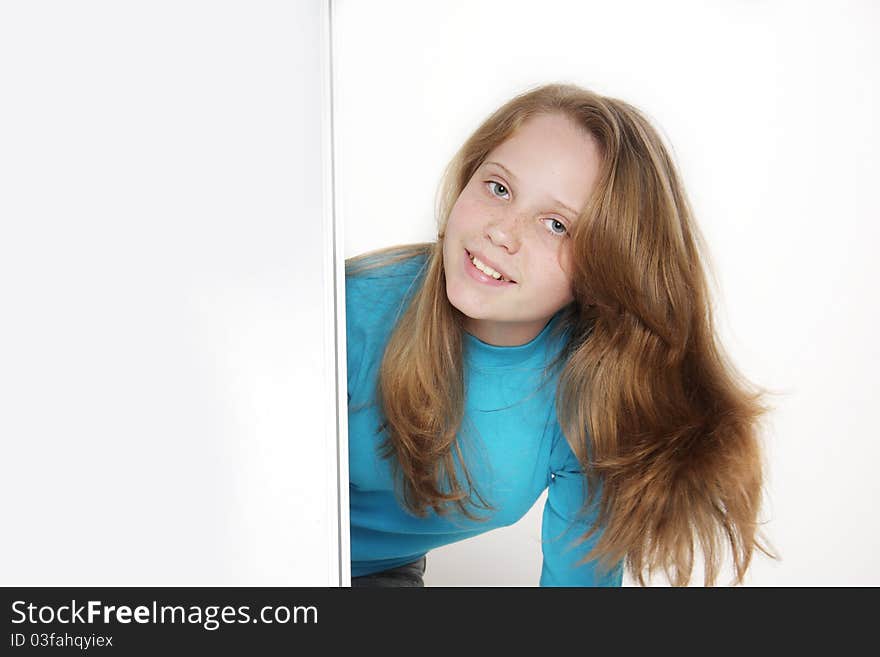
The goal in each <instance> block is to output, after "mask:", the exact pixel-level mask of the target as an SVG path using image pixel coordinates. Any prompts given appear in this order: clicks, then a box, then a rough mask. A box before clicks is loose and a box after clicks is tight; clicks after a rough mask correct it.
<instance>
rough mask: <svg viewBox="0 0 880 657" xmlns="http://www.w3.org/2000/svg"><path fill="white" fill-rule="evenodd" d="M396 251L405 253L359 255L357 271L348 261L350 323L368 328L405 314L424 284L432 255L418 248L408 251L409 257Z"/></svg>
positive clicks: (346, 283)
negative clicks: (360, 256) (361, 257)
mask: <svg viewBox="0 0 880 657" xmlns="http://www.w3.org/2000/svg"><path fill="white" fill-rule="evenodd" d="M396 255H401V254H395V253H391V254H390V255H384V256H380V257H376V258H372V259H367V258H363V259H359V261H358V262H356V265H357V267H354V268H353V269H354V271H350V267H349V262H348V261H347V262H346V273H345V307H346V314H347V315H348V317H349V318H350V320H351V321H350V323H354V324H357V325H360V326H361V327H362V328H364V329H368V327H369V326H371V325H380V326H381V325H387V323H388V322H394V320H395V318H396V317H397V316H399V315H400V314H402V312H403V310H404V309H405V306H406V301H407V300H408V299H410V298H411V297H412V295H413V294H414V293H415V292H416V291H417V290H418V288H419V286H420V285H421V281H422V278H423V274H424V271H425V269H426V267H427V262H428V255H427V253H424V252H422V251H418V250H412V251H410V252H408V253H407V252H404V253H403V254H402V255H403V256H405V257H398V258H395V256H396ZM364 265H366V266H364Z"/></svg>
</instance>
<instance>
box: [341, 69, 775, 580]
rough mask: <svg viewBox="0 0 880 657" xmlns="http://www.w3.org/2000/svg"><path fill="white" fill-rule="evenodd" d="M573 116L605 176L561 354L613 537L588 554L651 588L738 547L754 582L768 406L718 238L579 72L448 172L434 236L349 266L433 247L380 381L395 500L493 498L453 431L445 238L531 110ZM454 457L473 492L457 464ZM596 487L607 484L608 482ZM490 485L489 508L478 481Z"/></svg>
mask: <svg viewBox="0 0 880 657" xmlns="http://www.w3.org/2000/svg"><path fill="white" fill-rule="evenodd" d="M544 113H561V114H563V115H565V116H567V117H569V118H571V119H572V120H574V121H575V122H576V123H577V124H578V125H579V126H582V127H583V128H584V129H585V130H587V131H589V133H590V134H592V135H593V136H594V137H595V138H596V140H597V142H598V144H599V146H600V153H601V161H602V164H601V168H600V173H599V176H598V178H597V181H596V184H595V188H594V190H593V192H592V194H591V197H590V199H589V201H588V203H587V206H586V208H585V209H584V210H583V212H582V213H581V215H580V217H579V218H578V220H577V222H576V223H575V225H574V228H573V231H572V233H571V239H572V251H571V263H572V266H571V286H572V294H573V295H574V298H575V301H574V302H573V303H572V304H570V305H569V306H568V307H567V308H566V309H565V312H564V313H563V314H562V317H561V321H560V324H559V328H560V330H567V331H570V336H571V337H570V340H568V341H567V343H566V344H565V347H564V348H563V350H562V352H561V353H560V354H559V355H558V358H557V359H555V361H554V363H559V362H562V363H564V366H563V367H562V369H561V372H560V373H559V379H558V387H557V396H556V412H557V418H558V421H559V426H560V427H561V429H562V431H563V433H564V435H565V438H566V439H567V441H568V443H569V445H570V446H571V449H572V451H573V452H574V454H575V455H576V456H577V458H578V460H579V461H580V464H581V466H582V468H583V471H584V473H585V475H586V482H585V483H586V485H587V489H588V496H587V500H586V503H585V505H584V509H583V511H585V512H591V511H592V510H594V509H596V510H597V511H598V514H597V516H596V522H595V523H594V525H593V526H592V527H591V528H590V530H589V531H587V532H586V533H585V534H584V535H583V536H582V537H580V541H585V540H587V539H589V538H590V537H591V536H593V535H594V534H595V533H596V532H600V531H601V535H600V536H599V539H598V540H597V542H596V544H595V545H594V546H593V548H592V550H591V551H590V552H589V553H588V554H587V555H586V556H585V557H584V559H583V560H582V561H581V562H580V563H584V562H586V561H587V560H594V559H595V560H597V565H598V566H599V570H600V571H602V572H607V571H608V570H610V569H611V568H613V567H614V566H615V565H616V564H617V563H619V562H620V561H621V560H623V559H625V563H626V568H627V570H628V571H629V572H630V573H631V574H632V575H633V576H634V577H635V578H636V579H637V581H638V582H639V584H641V585H642V586H645V585H646V583H645V578H644V573H645V571H647V574H648V577H649V578H650V577H651V576H652V575H653V573H654V572H655V571H663V572H664V573H665V574H666V577H667V579H668V581H669V582H670V584H672V585H674V586H684V585H686V584H687V583H688V582H689V581H690V579H691V577H692V572H693V568H694V560H695V556H696V549H695V548H696V547H699V549H700V552H701V554H702V556H703V561H704V583H705V584H706V585H708V586H711V585H713V584H714V583H715V581H716V579H717V576H718V573H719V568H720V565H721V563H722V561H723V552H724V551H725V549H726V547H727V546H729V547H730V552H731V555H732V558H733V565H734V569H735V580H734V582H733V584H741V583H742V581H743V577H744V576H745V573H746V570H747V568H748V567H749V564H750V562H751V558H752V554H753V551H754V549H755V548H757V549H759V550H760V551H761V552H763V553H764V554H766V555H767V556H769V557H771V558H778V556H777V555H775V554H773V553H772V552H771V551H770V550H769V549H768V548H767V547H765V545H763V544H762V543H761V542H760V541H759V539H758V534H759V532H758V527H759V523H758V513H759V510H760V507H761V501H762V488H763V474H762V473H763V470H764V464H763V457H762V450H761V445H760V441H759V429H760V420H761V418H762V416H764V415H765V414H766V413H767V412H768V411H769V410H771V407H770V406H768V405H766V404H765V403H763V402H762V397H763V396H764V395H765V394H767V391H766V390H765V389H761V388H756V387H754V386H752V385H751V384H749V382H748V381H746V380H745V379H744V378H743V377H742V376H741V375H740V374H739V373H738V372H737V370H736V368H735V367H734V366H733V364H732V363H731V362H730V360H729V358H728V357H727V356H726V355H725V353H724V350H723V348H722V346H721V345H720V344H719V342H718V340H717V338H716V335H715V328H714V325H713V318H712V307H711V302H710V294H709V286H708V283H707V280H706V271H711V269H710V268H709V258H708V250H707V248H706V246H705V241H704V238H703V237H702V235H701V234H700V232H699V230H698V228H697V226H696V224H695V222H694V219H693V215H692V211H691V208H690V206H689V204H688V200H687V198H686V196H685V192H684V189H683V187H682V185H681V182H680V180H679V175H678V173H677V172H676V169H675V166H674V164H673V162H672V160H671V158H670V157H669V155H668V153H667V150H666V148H665V147H664V145H663V142H662V140H661V139H660V137H659V136H658V134H657V132H656V131H655V129H654V128H653V127H652V126H651V125H650V123H649V121H648V120H647V119H646V118H645V117H644V116H643V114H642V113H641V112H639V111H638V110H637V109H636V108H634V107H633V106H631V105H629V104H627V103H625V102H623V101H621V100H618V99H615V98H609V97H604V96H600V95H598V94H596V93H594V92H591V91H589V90H586V89H583V88H581V87H578V86H575V85H571V84H548V85H543V86H540V87H537V88H534V89H531V90H529V91H527V92H525V93H522V94H520V95H518V96H516V97H514V98H513V99H511V100H510V101H509V102H507V103H505V104H504V105H503V106H502V107H500V108H499V109H498V110H496V111H495V112H494V113H493V114H492V115H491V116H489V117H488V118H487V119H486V120H485V121H484V122H483V123H482V125H480V126H479V128H477V130H476V131H475V132H474V133H473V134H472V135H471V136H470V137H469V138H468V139H467V141H465V143H464V144H463V145H462V147H461V148H460V149H459V150H458V152H457V153H456V154H455V156H454V157H453V158H452V160H451V162H450V163H449V165H448V166H447V168H446V171H445V172H444V175H443V178H442V180H441V185H440V188H439V190H438V191H439V194H438V199H439V202H438V204H437V215H438V226H439V230H438V239H437V241H436V242H430V243H423V244H412V245H403V246H397V247H389V248H387V249H380V250H377V251H372V252H370V253H367V254H364V255H362V256H358V257H357V258H351V259H349V260H347V261H346V275H351V276H355V275H357V274H358V273H360V272H362V271H364V270H367V269H371V268H373V267H376V266H381V265H384V264H390V263H393V262H396V261H400V260H404V259H407V258H412V257H415V256H419V255H423V256H426V257H427V260H426V263H425V268H424V281H423V283H422V285H421V287H420V288H419V289H418V290H417V291H416V292H415V294H414V295H413V298H412V300H411V302H410V303H409V305H408V307H407V308H406V310H405V312H403V314H402V316H401V317H400V319H399V321H398V322H397V324H396V326H395V327H394V329H393V331H392V333H391V336H390V339H389V341H388V344H387V347H386V349H385V352H384V354H383V357H382V362H381V366H380V370H379V377H378V385H377V400H378V404H379V405H380V408H381V412H382V417H383V420H384V421H383V425H382V427H380V428H381V429H387V433H386V438H385V439H384V442H383V443H382V456H383V457H385V458H392V457H393V460H392V463H393V464H394V470H395V473H396V477H397V481H398V483H399V493H400V501H401V502H402V504H404V505H405V506H406V508H407V509H409V510H410V511H411V512H412V513H414V514H416V515H418V516H422V517H423V516H424V515H426V513H427V509H428V507H431V508H433V509H434V510H435V512H436V513H438V514H441V515H442V514H446V513H448V512H449V511H450V510H451V507H450V504H451V505H454V506H455V507H456V508H458V509H459V510H460V511H462V512H463V513H465V514H466V515H468V516H469V517H473V516H472V515H471V514H470V512H469V511H468V510H467V506H466V503H468V502H469V503H470V504H472V505H475V506H481V507H482V508H491V505H487V504H485V501H484V500H483V499H482V498H481V497H480V496H479V492H478V491H476V490H474V487H473V482H472V481H471V479H470V476H469V474H468V471H467V468H466V467H465V466H464V460H463V459H462V458H461V450H460V446H459V444H458V442H457V440H456V436H457V434H458V433H459V430H460V429H461V426H462V420H463V414H464V377H463V369H462V368H463V365H462V342H463V341H462V331H463V328H462V321H461V319H462V315H461V313H460V312H459V311H458V310H457V309H456V308H454V307H453V306H452V305H451V304H450V303H449V300H448V298H447V296H446V292H445V276H444V271H443V239H444V234H445V227H446V222H447V220H448V218H449V214H450V212H451V210H452V207H453V205H454V204H455V201H456V199H457V198H458V196H459V194H460V193H461V191H462V189H464V187H465V186H466V185H467V183H468V181H469V180H470V178H471V176H472V175H473V173H474V171H475V170H476V169H477V167H479V166H480V164H481V163H482V162H483V160H484V159H485V157H486V156H487V155H488V154H489V152H490V151H491V150H492V149H493V148H495V147H496V146H498V145H499V144H500V143H502V142H503V141H504V140H506V139H507V138H509V137H510V136H511V135H512V134H513V133H514V132H515V131H516V130H517V128H518V127H519V126H521V125H522V124H523V122H524V121H526V120H528V119H529V118H530V117H533V116H536V115H539V114H544ZM455 455H457V456H458V459H459V462H460V463H461V465H462V468H463V472H464V474H465V477H466V479H467V491H465V490H464V489H463V486H462V485H461V483H460V482H459V481H458V479H457V478H456V475H455V468H454V458H455ZM599 490H601V496H600V497H599V498H597V496H596V493H597V491H599ZM474 494H476V496H477V497H478V498H480V504H477V503H476V502H474V501H473V497H472V495H474Z"/></svg>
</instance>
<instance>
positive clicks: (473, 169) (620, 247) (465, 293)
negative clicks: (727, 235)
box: [435, 84, 699, 345]
mask: <svg viewBox="0 0 880 657" xmlns="http://www.w3.org/2000/svg"><path fill="white" fill-rule="evenodd" d="M685 203H686V200H685V198H684V196H683V192H682V191H681V187H680V185H679V184H678V182H677V176H676V173H675V170H674V167H673V165H672V163H671V160H670V158H669V156H668V155H667V152H666V149H665V147H664V145H663V143H662V140H661V139H660V137H659V136H658V134H657V132H656V131H655V130H654V128H653V127H652V126H651V125H650V123H649V122H648V121H647V120H646V119H645V118H644V117H643V116H642V114H641V113H640V112H639V111H638V110H636V109H635V108H634V107H632V106H631V105H629V104H627V103H625V102H623V101H620V100H617V99H614V98H607V97H603V96H600V95H598V94H596V93H594V92H591V91H589V90H587V89H583V88H581V87H578V86H575V85H566V84H549V85H544V86H541V87H538V88H537V89H533V90H531V91H528V92H526V93H523V94H521V95H519V96H516V97H515V98H513V99H511V100H510V101H509V102H507V103H505V104H504V105H503V106H502V107H500V108H499V109H498V110H497V111H495V112H494V113H493V114H492V115H491V116H490V117H489V118H488V119H486V120H485V121H484V122H483V124H482V125H480V126H479V127H478V128H477V130H476V131H475V132H474V133H473V134H472V135H471V136H470V138H469V139H468V140H467V141H466V142H465V143H464V145H463V146H462V147H461V148H460V149H459V151H458V152H457V153H456V155H455V157H454V158H453V160H452V161H451V162H450V164H449V165H448V167H447V170H446V173H445V176H444V178H443V181H442V184H441V189H440V206H439V208H438V215H439V217H438V219H439V232H438V238H439V239H438V246H439V247H440V248H442V265H443V270H444V274H445V283H446V294H447V297H448V299H449V302H450V303H451V304H452V306H453V307H454V308H456V309H457V310H458V311H460V312H461V313H462V315H463V318H462V320H461V321H462V323H463V326H464V328H465V329H466V330H467V331H468V332H469V333H471V334H473V335H475V336H477V337H479V338H480V339H482V340H483V341H485V342H489V343H491V344H497V345H515V344H523V343H524V342H527V341H529V340H530V339H531V338H533V337H534V336H535V335H537V333H538V332H540V330H541V329H542V328H543V326H544V325H545V324H546V323H547V321H548V320H549V319H550V318H551V317H552V316H553V315H554V314H555V313H556V312H557V311H558V310H560V309H562V308H564V307H565V306H567V305H569V304H572V303H573V305H574V307H575V309H576V310H577V311H578V312H580V311H586V310H588V309H590V308H593V307H594V306H596V305H599V306H600V307H604V308H607V309H613V310H614V311H615V312H617V311H619V310H627V311H630V312H633V313H634V314H636V315H639V316H644V315H649V316H650V315H652V314H655V312H656V311H657V310H658V308H659V307H660V306H661V305H662V304H664V303H668V302H669V296H668V293H669V292H671V293H672V294H673V295H674V294H675V292H676V291H669V290H661V289H659V288H658V285H659V284H662V281H663V280H667V281H672V280H675V279H679V280H681V279H682V277H680V276H675V275H666V276H664V272H663V271H661V269H662V268H664V267H676V266H686V264H687V262H688V261H690V260H692V258H693V257H694V255H695V254H694V253H686V251H687V249H688V248H689V246H691V245H690V243H689V242H688V238H689V237H694V238H697V239H698V238H699V236H698V235H687V233H688V231H689V230H690V227H689V226H688V225H686V221H684V217H685V216H686V214H685V213H683V212H682V209H683V207H684V205H685ZM472 255H477V257H478V258H479V259H480V260H482V261H483V264H485V265H489V266H490V267H492V268H493V269H495V270H496V272H499V273H502V274H504V275H505V276H504V277H505V278H508V279H512V281H514V282H510V283H506V284H504V283H503V282H502V284H500V285H497V284H491V283H486V282H481V281H480V280H479V278H480V276H479V274H477V273H476V272H475V271H474V267H473V266H472V265H471V262H470V257H471V256H472ZM435 257H436V256H435ZM679 273H683V272H679ZM685 278H686V277H685ZM484 281H485V279H484ZM636 290H638V291H639V292H638V294H635V293H634V292H635V291H636ZM645 304H651V305H653V307H652V308H647V307H646V305H645ZM652 328H658V329H660V328H661V327H659V326H656V327H652ZM667 328H668V327H667ZM661 334H664V335H667V334H668V331H667V330H663V329H661Z"/></svg>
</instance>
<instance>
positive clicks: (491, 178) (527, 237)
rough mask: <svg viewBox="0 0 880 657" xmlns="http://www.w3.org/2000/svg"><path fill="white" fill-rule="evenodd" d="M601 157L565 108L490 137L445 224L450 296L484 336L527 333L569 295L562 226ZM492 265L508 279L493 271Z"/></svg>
mask: <svg viewBox="0 0 880 657" xmlns="http://www.w3.org/2000/svg"><path fill="white" fill-rule="evenodd" d="M599 166H600V160H599V150H598V144H597V143H596V141H595V139H594V138H593V137H592V136H591V135H589V134H588V133H586V132H585V131H584V130H583V129H581V128H579V127H578V126H577V124H575V123H574V122H573V121H572V120H571V119H569V118H568V117H567V116H564V115H562V114H545V115H539V116H534V117H532V118H530V119H529V120H527V121H526V122H525V123H523V124H522V125H521V126H520V128H519V130H517V131H516V132H515V133H514V134H513V135H512V136H511V137H510V138H508V139H507V141H505V142H503V143H501V144H499V145H498V146H496V147H495V148H494V149H493V150H492V151H490V153H489V154H488V155H487V156H486V159H485V160H484V161H483V163H482V164H481V165H480V166H479V167H478V168H477V170H476V171H475V172H474V175H473V176H472V177H471V179H470V180H469V181H468V184H467V185H466V186H465V188H464V189H463V190H462V191H461V194H459V196H458V200H456V202H455V205H454V206H453V207H452V211H451V213H450V215H449V220H448V222H447V224H446V233H445V238H444V243H443V267H444V269H445V272H446V295H447V297H449V302H450V303H451V304H452V305H453V306H455V307H456V308H458V310H460V311H461V312H462V313H463V314H464V315H465V330H466V331H467V332H468V333H470V334H471V335H473V336H475V337H477V338H479V339H480V340H482V341H483V342H486V343H488V344H493V345H498V346H514V345H520V344H525V343H526V342H529V341H530V340H532V339H533V338H534V337H535V336H536V335H537V334H538V333H540V332H541V329H543V328H544V326H546V324H547V322H548V321H549V320H550V318H551V317H552V316H553V315H554V314H555V313H556V312H557V311H558V310H560V309H561V308H563V307H564V306H566V305H567V304H569V303H570V302H571V301H573V300H574V297H572V294H571V284H570V278H569V274H568V271H569V267H568V259H569V257H570V251H571V244H570V242H571V238H570V237H569V233H570V232H571V230H572V227H573V226H574V222H575V221H576V219H577V216H578V215H579V214H580V212H581V211H582V210H583V208H584V207H585V206H586V203H587V200H588V199H589V196H590V192H591V190H592V189H593V184H594V182H595V180H596V177H597V175H598V171H599ZM473 256H476V257H477V259H478V260H479V261H480V262H478V263H477V264H478V265H479V267H482V268H483V269H484V270H485V269H487V266H488V267H491V268H492V269H494V270H495V272H497V273H500V274H502V276H503V278H504V279H506V281H505V280H501V281H497V280H495V278H494V276H493V275H492V272H491V271H490V272H489V273H488V274H486V273H483V272H482V271H479V270H478V269H477V267H475V266H474V264H472V263H471V258H472V257H473Z"/></svg>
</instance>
